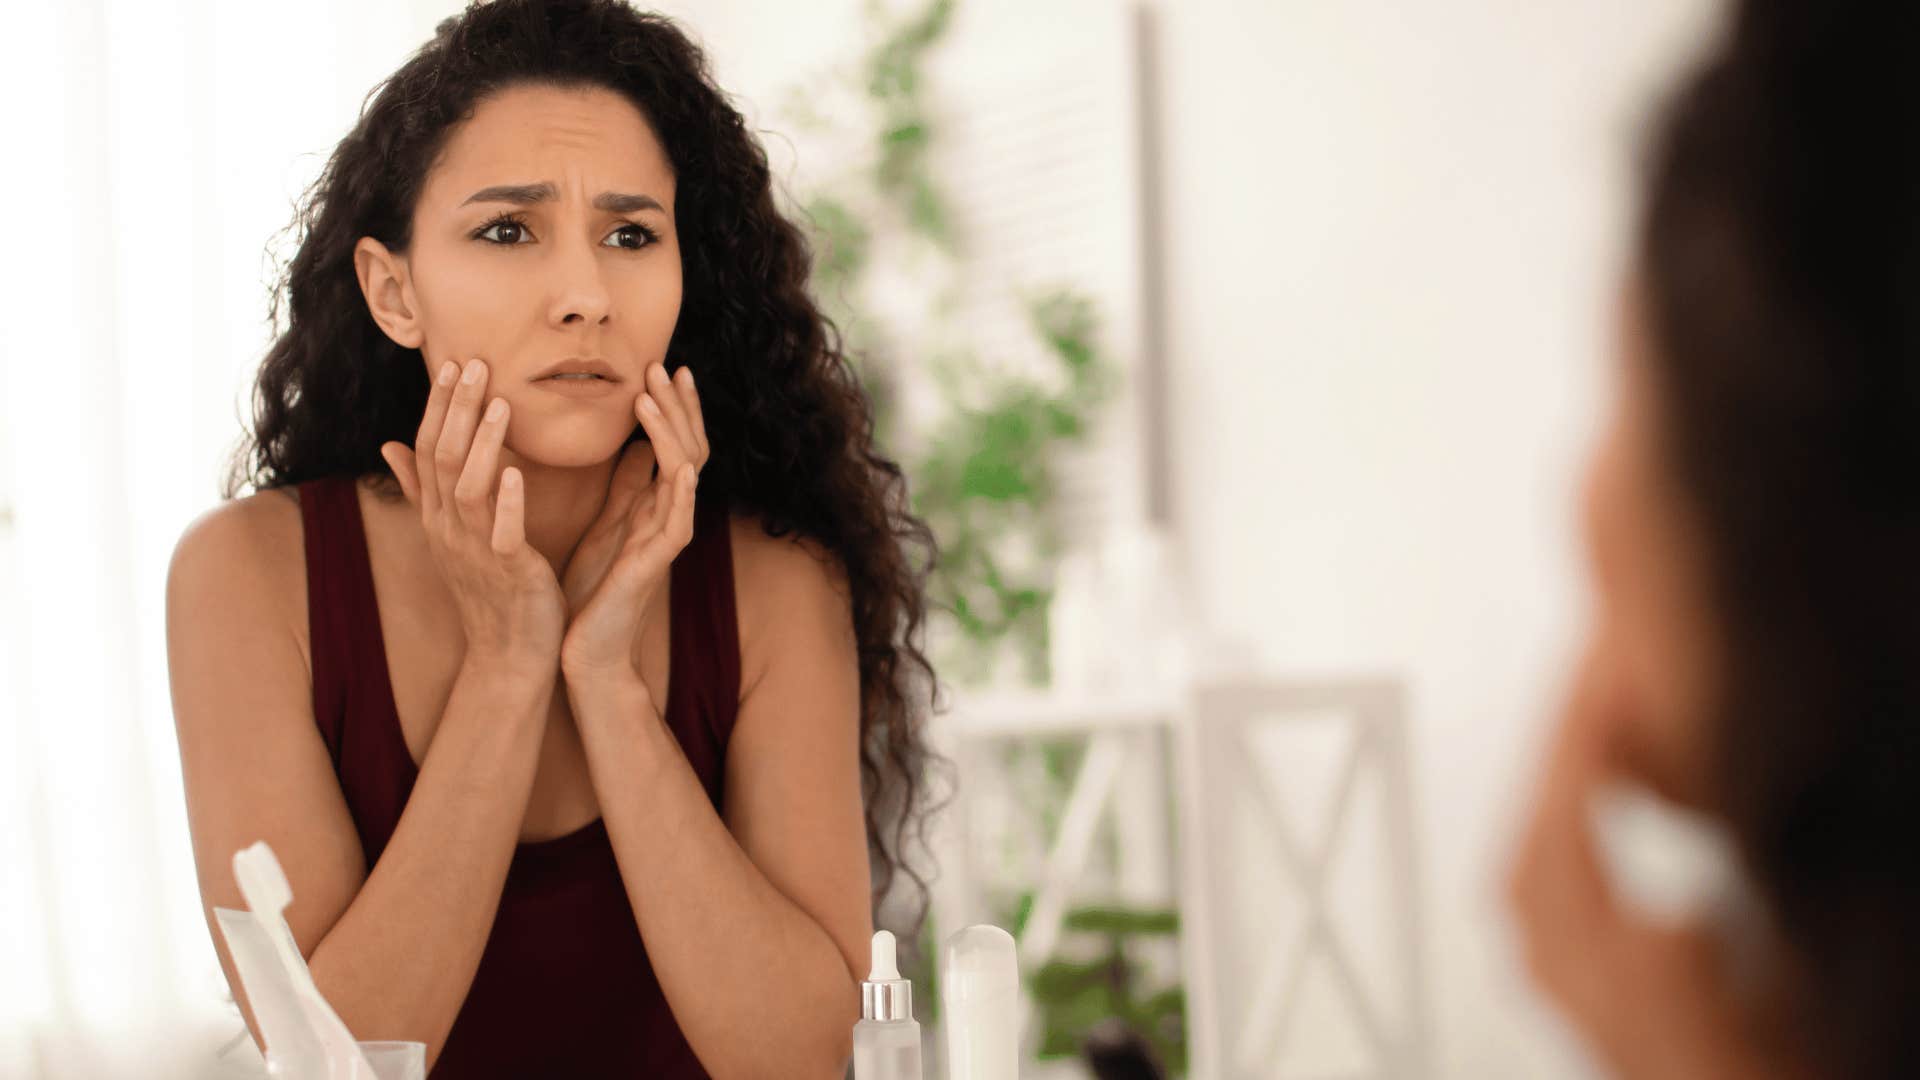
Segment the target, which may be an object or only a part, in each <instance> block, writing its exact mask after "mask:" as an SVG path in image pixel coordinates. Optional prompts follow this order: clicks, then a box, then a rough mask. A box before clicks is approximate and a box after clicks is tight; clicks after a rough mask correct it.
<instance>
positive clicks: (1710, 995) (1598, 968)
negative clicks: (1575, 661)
mask: <svg viewBox="0 0 1920 1080" xmlns="http://www.w3.org/2000/svg"><path fill="white" fill-rule="evenodd" d="M1623 690H1624V687H1623V683H1622V680H1621V678H1620V668H1619V665H1618V664H1617V663H1616V662H1615V661H1614V658H1613V656H1612V653H1611V651H1610V650H1608V649H1606V648H1604V647H1595V648H1593V649H1591V650H1590V651H1589V652H1588V654H1587V656H1586V657H1585V658H1584V659H1583V661H1582V663H1581V667H1580V671H1579V674H1578V675H1577V677H1576V678H1575V680H1574V686H1573V689H1572V694H1571V696H1570V700H1569V701H1568V703H1567V706H1566V708H1565V712H1564V714H1563V715H1562V717H1561V719H1560V722H1559V726H1558V728H1557V729H1556V731H1555V733H1554V737H1553V742H1552V747H1551V750H1550V752H1549V755H1548V759H1547V762H1546V768H1545V773H1544V775H1543V776H1542V777H1541V779H1540V782H1539V787H1538V790H1537V793H1536V796H1535V801H1534V806H1533V812H1532V817H1531V819H1530V820H1529V822H1528V824H1527V828H1526V831H1525V833H1524V835H1523V839H1522V841H1521V845H1520V848H1519V851H1518V852H1517V855H1516V858H1515V861H1514V864H1513V866H1512V869H1511V874H1510V877H1509V880H1508V899H1509V903H1510V905H1511V908H1512V910H1513V913H1514V915H1515V916H1516V918H1517V919H1518V921H1519V923H1520V928H1521V935H1522V939H1523V943H1524V946H1525V951H1526V958H1527V966H1528V970H1529V973H1530V975H1531V976H1532V978H1533V981H1534V983H1535V984H1536V985H1537V986H1539V987H1540V989H1542V990H1543V991H1545V992H1546V993H1547V994H1548V995H1549V996H1551V997H1552V998H1553V999H1554V1000H1555V1001H1556V1003H1557V1004H1558V1005H1559V1007H1560V1009H1561V1010H1562V1011H1563V1012H1564V1013H1565V1015H1566V1016H1567V1018H1568V1019H1569V1020H1571V1021H1572V1022H1573V1024H1574V1025H1575V1026H1576V1027H1577V1028H1579V1029H1580V1031H1581V1032H1582V1034H1583V1035H1584V1036H1585V1037H1586V1038H1587V1039H1588V1040H1589V1042H1590V1045H1591V1046H1592V1047H1593V1049H1594V1050H1596V1051H1597V1052H1598V1053H1599V1055H1600V1057H1601V1059H1602V1060H1604V1061H1605V1062H1606V1063H1607V1065H1608V1066H1609V1067H1610V1068H1611V1069H1612V1070H1613V1072H1614V1074H1615V1075H1618V1076H1622V1077H1631V1078H1634V1080H1665V1078H1668V1077H1672V1078H1675V1080H1678V1078H1682V1077H1705V1076H1712V1077H1724V1078H1735V1080H1750V1078H1761V1077H1784V1076H1789V1075H1797V1074H1793V1073H1790V1072H1789V1071H1788V1070H1787V1069H1785V1068H1784V1067H1781V1068H1775V1067H1773V1066H1771V1065H1769V1064H1768V1063H1767V1061H1766V1058H1765V1056H1764V1055H1763V1053H1762V1052H1761V1050H1760V1048H1759V1047H1756V1046H1754V1045H1751V1044H1750V1043H1749V1042H1748V1041H1747V1028H1746V1025H1745V1024H1744V1023H1743V1014H1742V1012H1741V1009H1740V1007H1739V1006H1738V1004H1737V1003H1736V1001H1735V999H1734V996H1733V994H1732V993H1731V990H1730V988H1729V987H1728V986H1727V985H1726V984H1725V983H1724V981H1723V977H1722V975H1721V970H1722V969H1721V965H1720V964H1719V962H1718V961H1719V957H1718V955H1717V952H1716V947H1715V943H1714V941H1713V939H1712V938H1711V937H1710V936H1709V935H1708V933H1707V932H1706V930H1705V929H1704V928H1703V927H1698V926H1671V925H1665V924H1660V923H1655V922H1652V921H1650V920H1648V919H1646V918H1644V917H1642V916H1638V915H1636V914H1635V913H1633V912H1632V911H1630V910H1628V909H1626V908H1625V907H1623V906H1622V905H1621V903H1620V902H1619V900H1618V899H1617V898H1616V897H1615V896H1614V893H1613V889H1612V887H1611V885H1610V883H1609V882H1608V880H1607V877H1606V874H1605V872H1604V870H1603V868H1602V866H1601V862H1600V857H1599V853H1598V849H1597V847H1596V846H1595V843H1594V837H1593V834H1592V830H1591V827H1590V819H1589V816H1588V807H1589V805H1590V800H1591V798H1592V796H1593V795H1594V794H1595V793H1596V791H1597V790H1598V788H1599V787H1600V785H1601V784H1602V783H1604V782H1605V781H1607V780H1609V779H1612V778H1617V777H1622V776H1623V775H1626V774H1628V773H1630V772H1631V769H1632V764H1631V763H1632V762H1633V761H1634V760H1635V758H1634V757H1632V756H1631V755H1629V754H1628V753H1627V752H1626V749H1625V747H1626V735H1627V733H1628V732H1629V731H1631V730H1632V724H1631V720H1632V716H1631V709H1632V704H1631V702H1630V701H1629V695H1627V694H1626V693H1624V692H1623ZM1627 778H1629V779H1633V777H1631V776H1627Z"/></svg>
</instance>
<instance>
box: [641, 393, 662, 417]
mask: <svg viewBox="0 0 1920 1080" xmlns="http://www.w3.org/2000/svg"><path fill="white" fill-rule="evenodd" d="M640 407H641V408H642V409H645V410H647V414H648V415H649V416H659V415H660V406H658V405H655V404H654V403H653V395H652V394H641V395H640Z"/></svg>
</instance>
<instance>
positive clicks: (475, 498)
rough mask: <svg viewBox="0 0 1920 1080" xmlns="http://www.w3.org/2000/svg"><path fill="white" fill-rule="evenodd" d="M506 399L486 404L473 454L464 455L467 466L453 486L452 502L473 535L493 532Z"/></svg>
mask: <svg viewBox="0 0 1920 1080" xmlns="http://www.w3.org/2000/svg"><path fill="white" fill-rule="evenodd" d="M510 419H511V418H510V416H509V414H508V408H507V399H506V398H501V397H497V398H494V399H493V400H492V401H491V402H488V403H487V411H486V412H485V413H484V414H482V416H481V419H480V430H479V432H478V433H477V434H476V435H475V436H474V439H473V450H472V451H471V452H470V453H468V454H467V466H466V468H465V469H463V470H461V473H460V481H459V483H457V484H455V485H454V488H453V491H454V499H455V501H456V503H457V505H458V506H459V507H460V517H461V519H462V520H463V521H465V522H466V523H467V528H469V529H472V530H473V531H474V532H476V533H490V532H492V531H493V506H492V502H493V488H494V483H495V479H494V478H495V476H496V475H497V474H498V472H499V468H500V447H501V444H503V443H504V442H506V439H507V425H508V423H509V421H510Z"/></svg>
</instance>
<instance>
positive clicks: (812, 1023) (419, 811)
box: [168, 0, 934, 1077]
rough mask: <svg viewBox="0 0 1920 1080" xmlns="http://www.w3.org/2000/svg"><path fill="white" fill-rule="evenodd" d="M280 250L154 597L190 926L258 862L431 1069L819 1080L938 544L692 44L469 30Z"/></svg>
mask: <svg viewBox="0 0 1920 1080" xmlns="http://www.w3.org/2000/svg"><path fill="white" fill-rule="evenodd" d="M299 224H300V225H301V226H302V227H303V228H302V236H301V242H300V247H299V251H298V254H297V255H296V257H295V258H294V260H293V261H292V263H291V264H290V266H289V267H288V271H287V275H286V278H285V281H284V287H285V290H286V303H287V305H288V309H287V314H288V316H289V317H288V320H287V322H286V325H285V329H284V333H282V334H281V335H280V336H279V338H278V339H277V341H276V342H275V344H274V345H273V347H272V349H271V351H270V352H269V354H268V356H267V358H266V360H265V362H264V364H263V365H262V367H261V370H260V374H259V383H258V386H257V388H256V403H257V408H256V416H255V422H254V430H253V432H252V438H251V440H250V442H249V443H247V444H245V445H243V447H242V457H241V458H240V459H239V461H237V463H236V465H237V468H236V475H235V477H234V478H233V480H232V481H231V482H230V484H229V488H228V490H227V492H226V495H227V497H228V498H229V500H230V501H228V502H225V503H224V504H223V505H221V506H219V507H218V508H216V509H215V510H213V511H211V512H209V513H208V514H207V515H205V516H203V517H202V518H201V519H200V520H199V521H197V522H196V523H195V524H194V525H193V526H192V527H191V528H190V529H189V530H188V532H187V534H186V535H185V536H184V537H183V538H182V539H181V541H180V543H179V546H178V548H177V550H176V552H175V555H174V559H173V565H172V568H171V572H170V577H169V585H168V639H169V659H170V665H171V671H172V680H173V694H174V707H175V712H176V718H177V727H178V733H179V741H180V748H181V757H182V761H183V766H184V773H185V782H186V790H187V800H188V809H189V817H190V821H191V825H192V832H193V840H194V848H195V858H196V862H197V864H198V868H199V880H200V888H201V894H202V899H203V901H204V903H205V905H206V906H207V907H208V908H209V909H211V908H212V907H214V906H226V907H239V906H243V905H242V902H241V898H240V895H239V893H238V891H237V889H236V887H235V884H234V881H233V878H232V873H231V868H230V859H231V857H232V855H233V853H234V852H235V851H236V850H237V849H239V848H241V847H243V846H245V845H246V844H248V843H251V842H252V841H254V840H258V839H265V840H266V841H268V842H269V843H270V844H271V845H272V846H273V848H274V850H275V851H276V852H277V853H278V855H279V857H280V860H281V862H282V863H283V864H284V866H285V867H286V870H287V874H288V877H289V879H290V881H291V883H292V886H293V891H294V897H295V899H294V903H293V905H292V907H291V908H290V909H289V910H288V919H289V921H290V923H291V925H292V928H293V932H294V936H295V938H296V940H297V942H298V944H299V947H300V950H301V952H302V953H303V954H304V955H305V956H306V957H307V959H308V963H309V964H310V966H311V968H312V970H313V973H314V977H315V979H316V981H317V982H318V984H319V986H320V989H321V990H322V992H324V993H325V994H326V996H327V997H328V999H329V1000H330V1001H331V1002H332V1003H333V1005H334V1006H335V1008H336V1009H337V1010H338V1012H339V1013H340V1015H341V1017H342V1019H343V1020H345V1021H346V1023H347V1025H348V1026H349V1027H350V1028H351V1029H352V1030H353V1031H354V1033H355V1035H356V1036H357V1037H358V1038H361V1039H383V1038H394V1039H417V1040H421V1041H424V1042H425V1043H426V1044H427V1055H428V1060H429V1062H430V1063H432V1068H433V1071H434V1075H435V1076H446V1077H455V1076H491V1075H499V1076H527V1075H543V1076H562V1075H565V1076H615V1075H624V1076H638V1075H644V1076H653V1077H690V1076H704V1075H708V1074H711V1075H714V1076H775V1075H777V1076H783V1077H805V1076H815V1077H828V1076H835V1077H837V1076H840V1075H841V1074H842V1071H843V1068H844V1064H845V1061H846V1059H847V1057H848V1055H849V1050H850V1032H851V1029H852V1026H853V1024H854V1022H855V1020H856V1019H857V1018H858V996H859V995H858V989H857V983H858V979H859V978H860V977H861V974H863V973H864V971H865V968H866V959H867V951H868V939H869V936H870V932H871V928H872V911H873V906H872V899H871V898H872V897H874V896H876V895H881V894H884V893H885V891H886V890H887V888H888V885H889V883H890V881H891V880H892V875H893V871H894V869H895V868H896V866H897V865H898V862H899V858H898V857H899V851H900V846H901V840H902V839H903V837H904V836H905V835H906V833H905V830H906V828H907V825H908V824H909V823H910V822H912V821H913V820H915V819H916V814H915V813H914V811H915V808H916V806H917V804H918V802H919V799H918V795H919V791H918V784H917V777H918V770H919V768H920V764H921V761H922V756H923V744H922V740H921V735H920V729H919V723H920V720H921V718H922V710H921V709H920V707H919V706H918V702H920V701H921V700H922V695H923V694H930V693H932V692H933V690H934V687H933V684H932V672H931V670H930V668H929V667H928V665H927V663H926V661H925V659H924V657H923V656H922V655H921V653H920V651H919V650H918V648H917V647H916V645H915V644H914V643H915V642H916V641H917V639H918V632H919V629H920V626H921V623H922V618H923V615H924V600H923V597H922V592H921V588H920V580H921V579H920V576H919V574H920V573H923V572H924V571H923V569H916V565H917V564H915V563H914V562H912V561H910V560H909V559H908V558H907V547H908V546H909V544H910V543H917V544H919V545H921V546H923V547H925V548H927V549H928V550H929V552H930V549H931V538H930V536H929V535H928V534H927V532H926V530H925V528H924V526H923V525H921V523H919V522H918V521H916V520H914V519H913V518H911V517H910V516H908V515H907V514H906V513H905V510H904V509H903V507H904V502H903V483H902V478H901V474H900V471H899V469H898V468H897V467H896V466H895V465H894V464H893V463H892V462H890V461H888V460H886V459H885V458H883V457H881V456H880V455H879V454H878V453H877V452H876V450H875V449H874V447H873V440H872V424H871V413H870V408H869V405H868V402H867V400H866V398H865V397H864V395H863V393H862V391H861V389H860V387H859V386H858V384H857V383H856V382H855V380H854V378H853V376H852V374H851V373H850V371H849V369H848V367H847V365H846V363H845V361H844V359H843V357H842V355H841V353H840V350H839V346H838V341H837V338H836V337H835V336H834V335H833V333H832V330H831V328H830V327H829V326H828V325H827V324H826V322H825V321H824V320H823V319H822V317H821V316H820V314H819V312H818V311H817V310H816V309H815V308H814V306H813V304H812V303H811V302H810V301H809V299H808V297H807V294H806V291H805V284H806V279H807V273H808V254H807V250H806V247H805V245H804V243H803V241H802V239H801V236H800V234H799V233H798V232H797V231H796V230H795V229H794V227H793V226H792V225H791V224H789V223H788V222H787V221H785V220H784V219H783V218H782V217H781V216H780V214H779V213H778V212H777V211H776V210H775V208H774V203H773V200H772V197H771V193H770V189H769V181H768V171H767V165H766V159H765V156H764V154H763V152H762V151H761V149H760V148H759V147H758V146H757V145H756V144H755V142H754V141H753V139H752V138H751V137H750V136H749V135H748V133H747V130H746V128H745V126H744V124H743V122H742V120H741V117H740V116H739V114H738V113H736V112H735V111H734V110H733V109H732V108H731V107H729V106H728V105H727V103H726V101H725V99H724V98H723V97H722V96H721V94H720V93H719V91H718V90H717V89H716V88H715V87H714V86H713V84H712V82H711V81H710V79H709V77H708V74H707V71H706V68H705V63H704V60H703V58H702V56H701V54H700V52H699V51H698V49H697V48H695V47H694V46H693V45H692V44H690V43H689V42H688V40H687V39H686V38H685V37H684V36H683V35H682V34H681V33H680V32H679V31H678V30H677V29H675V28H674V26H673V25H672V24H671V23H669V22H667V21H666V20H664V19H661V18H657V17H651V16H644V15H640V14H636V13H635V12H633V11H632V10H631V9H629V8H628V7H626V6H625V5H624V4H621V3H617V2H611V0H554V2H535V0H498V2H495V3H490V4H486V5H483V6H474V7H470V8H469V9H468V10H467V11H466V12H465V13H463V14H462V15H460V16H458V17H456V18H452V19H449V20H447V21H446V22H445V23H443V24H442V25H441V26H440V28H439V30H438V33H437V35H436V36H435V38H434V40H432V41H431V42H429V43H428V44H427V45H426V46H425V47H423V48H422V49H421V50H420V51H419V52H417V53H416V54H415V55H414V56H413V57H411V58H410V59H409V60H408V61H407V62H406V63H405V65H404V66H402V67H401V69H400V70H399V71H398V72H396V73H395V74H394V75H393V76H392V77H391V78H390V79H388V80H387V81H386V82H385V83H384V84H383V85H382V86H381V87H380V88H379V90H378V92H377V93H376V94H375V95H374V96H373V97H372V98H371V100H370V102H369V104H368V105H367V107H366V108H365V110H364V111H363V114H362V116H361V117H360V120H359V122H358V124H357V125H356V126H355V128H354V130H353V131H352V132H351V133H350V134H349V135H348V136H347V137H346V138H345V139H344V140H343V141H342V142H341V143H340V145H339V147H338V148H337V149H336V150H335V152H334V154H333V156H332V159H331V161H330V162H329V163H328V165H327V168H326V169H325V171H324V172H323V174H322V176H321V177H320V179H319V180H318V181H317V183H316V185H315V187H314V188H313V190H312V191H311V192H310V193H309V200H308V202H307V205H306V208H305V209H304V211H303V213H302V215H301V217H300V219H299ZM277 304H278V299H277V298H276V316H277V314H278V312H277ZM276 325H278V322H277V319H276ZM636 425H637V426H636ZM383 466H384V467H383ZM242 480H245V481H250V482H251V483H252V484H253V485H254V486H255V487H256V488H257V489H258V490H257V492H256V493H254V494H252V495H249V496H247V497H245V498H238V499H235V498H232V496H233V494H234V491H235V490H236V488H237V487H238V484H239V482H240V481H242ZM696 488H697V494H696ZM883 819H884V823H883ZM916 881H917V878H916ZM210 925H211V923H210ZM215 945H216V947H217V948H219V949H220V954H221V962H222V964H223V965H225V967H226V971H227V977H228V981H229V983H232V984H233V985H234V990H235V996H236V999H239V1000H240V1001H241V1005H242V1009H243V1011H245V1010H246V1006H245V1001H244V997H243V995H241V994H240V992H239V991H240V988H239V985H238V983H237V981H236V980H235V979H234V975H233V967H232V963H231V959H230V958H229V957H228V956H227V954H226V951H225V948H224V943H223V942H222V941H221V940H220V937H219V935H218V934H216V935H215ZM247 1020H248V1023H249V1025H250V1026H252V1025H253V1018H252V1015H251V1013H250V1012H247ZM256 1037H257V1030H256Z"/></svg>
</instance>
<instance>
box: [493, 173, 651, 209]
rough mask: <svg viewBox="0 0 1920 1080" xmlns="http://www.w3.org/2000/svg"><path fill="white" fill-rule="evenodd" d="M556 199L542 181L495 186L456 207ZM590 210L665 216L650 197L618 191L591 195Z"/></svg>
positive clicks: (547, 184)
mask: <svg viewBox="0 0 1920 1080" xmlns="http://www.w3.org/2000/svg"><path fill="white" fill-rule="evenodd" d="M556 197H558V196H557V193H556V192H555V190H554V186H553V185H552V184H550V183H547V182H546V181H541V182H540V183H538V184H495V185H494V186H492V187H484V188H481V189H480V190H479V191H476V192H474V193H473V194H471V195H469V196H467V201H466V202H463V203H461V204H460V205H461V206H466V205H467V204H468V203H477V202H506V203H517V204H519V205H521V206H526V205H530V204H532V203H537V202H545V201H547V200H548V199H553V198H556ZM593 208H594V209H595V210H607V211H610V212H612V213H615V214H631V213H635V212H637V211H640V210H658V211H660V212H661V213H666V207H664V206H661V205H660V203H659V202H658V201H657V200H656V199H654V197H653V196H651V195H629V194H626V193H624V192H618V191H603V192H601V193H600V194H598V195H595V196H594V197H593Z"/></svg>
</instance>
